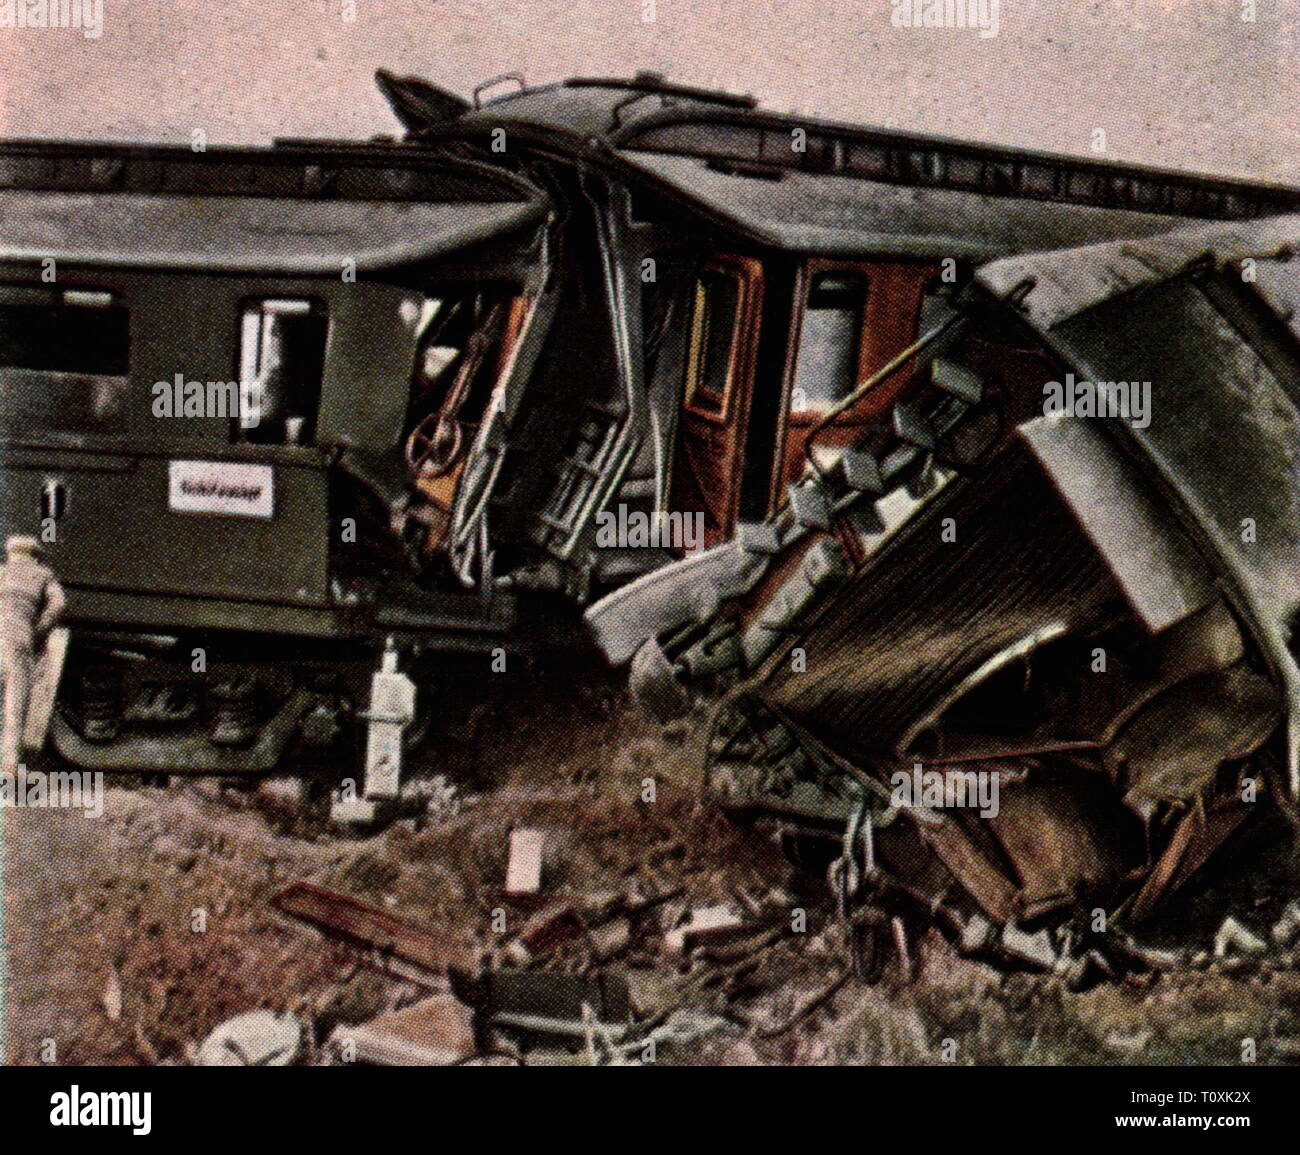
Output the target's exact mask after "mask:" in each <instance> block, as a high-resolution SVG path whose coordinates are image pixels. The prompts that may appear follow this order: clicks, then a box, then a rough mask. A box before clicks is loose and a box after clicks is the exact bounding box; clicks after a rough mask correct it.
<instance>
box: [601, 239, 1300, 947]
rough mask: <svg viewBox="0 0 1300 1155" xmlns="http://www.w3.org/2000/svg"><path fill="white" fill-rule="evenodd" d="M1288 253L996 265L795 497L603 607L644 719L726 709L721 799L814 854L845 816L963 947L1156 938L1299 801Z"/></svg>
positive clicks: (1130, 248) (854, 849)
mask: <svg viewBox="0 0 1300 1155" xmlns="http://www.w3.org/2000/svg"><path fill="white" fill-rule="evenodd" d="M1298 239H1300V218H1296V217H1281V218H1275V219H1269V220H1261V221H1253V222H1242V223H1237V224H1231V225H1218V226H1205V225H1197V226H1188V227H1185V228H1183V229H1180V230H1176V231H1174V232H1172V233H1169V234H1166V235H1164V236H1157V237H1151V238H1147V239H1142V240H1133V241H1127V242H1122V243H1112V244H1098V245H1093V246H1087V247H1083V248H1079V249H1075V250H1069V251H1062V252H1057V253H1045V254H1035V255H1025V256H1019V257H1011V258H1006V259H1002V260H998V261H994V262H992V263H989V264H987V265H985V266H983V267H982V268H981V269H980V270H979V271H978V273H977V276H976V278H975V280H974V282H973V283H972V284H971V285H970V286H969V287H968V288H967V289H966V291H965V292H963V293H962V294H960V295H959V297H958V298H957V299H955V300H954V310H955V313H954V319H952V320H951V321H950V322H949V323H947V324H940V325H936V326H935V327H934V329H932V330H931V332H930V333H929V334H928V337H926V338H923V339H921V340H920V341H918V342H917V343H916V345H915V346H913V347H912V348H910V349H909V350H907V351H906V352H907V357H906V358H900V359H899V361H898V362H897V363H896V364H895V365H894V366H893V367H892V368H891V369H890V370H889V371H888V372H887V373H885V374H882V375H879V376H878V377H877V378H876V379H874V380H871V379H869V380H868V381H867V382H865V383H864V385H863V386H862V388H861V389H860V391H859V392H860V393H861V394H862V397H863V398H865V397H867V396H870V394H871V393H872V392H873V391H874V390H877V389H879V388H881V387H882V386H883V385H884V384H885V379H886V378H887V377H890V376H892V377H898V376H902V377H904V378H905V380H906V384H905V385H903V386H902V387H901V388H900V389H899V391H898V398H897V400H896V401H895V402H894V404H893V406H892V409H891V410H890V411H889V412H888V413H887V414H886V415H884V416H883V417H882V419H881V420H879V421H878V422H876V423H875V424H874V425H873V426H872V427H871V428H870V429H868V430H867V431H866V432H865V435H864V436H862V437H860V438H858V439H857V440H855V441H854V442H853V443H852V444H851V445H849V446H847V447H845V448H843V449H842V450H840V451H839V452H837V453H836V454H834V455H833V456H831V457H829V458H823V459H821V460H819V459H818V457H817V456H816V455H815V454H814V453H812V452H810V454H809V471H808V474H807V475H806V476H805V477H804V478H802V479H800V480H799V481H798V482H796V483H794V484H792V485H791V487H790V489H789V491H788V499H787V501H786V503H785V504H784V506H783V507H782V509H781V510H779V511H778V512H777V514H776V515H774V516H773V517H771V518H769V519H767V520H765V521H764V522H763V523H761V524H758V525H753V526H746V527H743V528H742V531H741V533H740V534H739V536H738V538H737V539H736V540H735V541H734V542H731V543H728V544H726V545H723V546H719V547H718V548H716V549H714V550H711V551H707V552H705V553H703V554H700V555H698V556H696V557H693V558H690V559H686V560H683V561H682V562H680V563H678V564H677V565H676V566H674V567H670V568H669V569H666V570H663V571H661V572H660V573H659V574H656V575H653V576H652V577H649V578H646V579H644V580H642V581H641V582H639V583H635V584H633V585H632V586H629V587H627V588H626V589H624V590H621V591H618V592H616V593H614V594H611V595H610V596H608V597H607V598H606V599H604V600H603V601H602V602H600V603H598V604H597V605H595V606H593V607H592V608H591V609H590V610H589V611H588V619H589V622H590V624H591V626H592V628H593V629H594V630H595V632H596V634H597V636H598V637H599V638H600V639H601V641H602V644H603V646H604V648H605V650H606V653H607V654H608V655H609V656H610V657H611V659H613V660H615V661H622V662H630V664H631V669H632V675H631V677H632V684H633V688H634V690H635V691H636V692H637V694H638V695H639V697H640V698H641V699H642V701H643V702H644V703H645V704H646V705H647V706H648V707H649V708H650V709H651V710H653V711H655V712H656V713H658V714H660V715H661V716H671V715H673V714H678V713H681V712H682V711H683V710H685V709H686V708H687V707H688V706H689V705H690V702H691V696H692V694H693V692H694V691H693V689H692V687H693V686H695V687H700V688H704V689H708V690H710V691H712V692H714V693H720V694H721V701H720V702H719V703H718V704H717V705H716V706H714V707H713V708H712V711H713V713H712V722H711V730H710V734H709V740H708V746H707V755H706V761H707V764H706V766H705V768H704V776H705V779H706V785H707V790H708V792H709V794H710V796H711V797H712V798H713V799H714V800H715V801H716V802H717V803H718V804H719V805H721V806H722V807H724V808H726V809H727V810H729V811H731V812H732V813H734V814H736V815H738V816H740V815H749V816H753V815H762V816H765V817H767V818H768V819H774V820H776V821H777V822H778V823H779V824H780V826H781V828H782V829H783V830H785V831H786V832H787V834H788V835H789V836H790V838H791V842H792V844H793V845H794V846H795V847H804V848H805V850H804V852H805V853H806V852H807V851H806V846H807V839H808V837H809V836H812V835H816V834H817V833H818V832H823V833H825V832H833V833H834V834H835V835H836V837H837V838H838V837H839V836H840V832H842V831H845V830H846V829H847V831H848V835H847V839H846V840H845V841H844V842H843V858H842V859H841V865H839V866H837V870H838V871H839V872H840V874H841V884H843V872H844V870H845V869H846V867H847V866H848V865H849V864H852V865H853V868H852V870H851V871H850V872H849V873H850V876H851V877H852V879H853V880H854V882H855V885H857V884H861V885H862V887H863V889H864V890H866V889H870V888H869V887H867V886H866V881H867V880H872V881H873V882H874V884H875V885H876V886H877V887H879V888H880V889H882V890H885V891H892V892H894V893H895V894H897V895H902V896H904V897H905V898H906V899H908V900H910V901H911V902H913V903H914V904H919V905H920V906H921V907H922V908H924V909H926V910H927V911H929V912H931V913H934V912H938V913H939V915H940V916H941V917H942V919H943V920H946V922H947V923H948V925H949V927H950V929H951V930H952V931H953V932H954V933H955V934H959V935H962V936H964V938H965V939H966V940H967V941H968V942H970V943H972V944H974V943H977V942H981V941H983V939H984V936H985V932H986V931H989V933H991V927H992V926H993V925H995V924H996V925H999V926H1001V927H1003V928H1004V934H1015V935H1020V936H1021V941H1024V936H1023V931H1024V929H1025V928H1030V929H1033V928H1034V927H1035V926H1036V925H1039V924H1042V923H1045V922H1046V923H1053V924H1056V925H1061V924H1065V923H1068V922H1069V921H1070V920H1071V919H1072V918H1073V919H1074V920H1075V922H1076V923H1078V922H1082V923H1083V925H1084V926H1085V927H1086V926H1087V917H1088V916H1087V915H1086V914H1085V916H1084V918H1083V919H1079V918H1078V917H1077V916H1079V915H1080V914H1081V913H1083V912H1093V911H1096V910H1098V909H1100V910H1103V911H1105V912H1107V914H1108V916H1110V918H1111V920H1112V923H1113V924H1114V925H1121V926H1122V925H1130V926H1131V925H1136V924H1137V923H1140V922H1141V921H1142V920H1143V919H1145V918H1147V917H1148V916H1149V915H1151V914H1152V913H1153V911H1155V909H1156V908H1157V906H1158V905H1159V904H1160V903H1161V901H1162V900H1163V899H1164V898H1165V897H1166V896H1168V895H1170V894H1171V893H1172V892H1173V891H1175V890H1176V889H1177V888H1178V887H1179V886H1181V885H1182V884H1183V883H1184V882H1186V881H1187V879H1188V878H1189V877H1190V876H1191V875H1192V874H1193V873H1194V872H1195V871H1196V870H1197V869H1198V868H1200V867H1201V866H1202V865H1203V864H1204V863H1206V861H1207V860H1208V859H1209V858H1210V856H1211V855H1212V854H1213V853H1214V852H1215V851H1216V849H1218V848H1219V847H1220V846H1222V845H1223V844H1224V843H1225V842H1226V841H1228V840H1229V839H1230V838H1231V837H1232V836H1233V835H1234V833H1235V832H1237V831H1238V830H1240V829H1241V828H1243V827H1244V826H1246V825H1247V824H1250V823H1252V822H1255V821H1257V820H1258V821H1263V820H1265V817H1264V816H1265V815H1268V816H1269V817H1270V818H1272V819H1276V816H1277V814H1278V812H1279V811H1280V812H1281V813H1283V814H1286V815H1287V816H1289V817H1292V818H1293V817H1294V815H1295V813H1296V801H1297V796H1298V794H1300V763H1298V761H1297V732H1298V731H1297V720H1296V711H1297V707H1298V706H1300V698H1298V697H1297V689H1298V688H1300V683H1298V682H1297V666H1296V647H1295V640H1294V629H1295V623H1296V613H1297V610H1298V609H1300V571H1298V570H1297V566H1298V565H1300V485H1298V483H1300V458H1298V456H1297V447H1298V446H1300V345H1298V344H1297V342H1298V340H1300V329H1297V326H1296V320H1295V318H1296V316H1297V312H1296V309H1297V304H1300V264H1298V263H1297V262H1296V260H1295V259H1294V258H1293V256H1292V254H1293V253H1294V252H1295V251H1296V242H1297V240H1298ZM1143 391H1145V395H1144V393H1143ZM850 843H852V845H850ZM981 928H982V929H981ZM1006 928H1010V929H1009V930H1007V929H1006ZM1052 949H1053V948H1052V947H1051V946H1050V944H1049V943H1048V941H1047V940H1043V941H1042V942H1041V943H1040V944H1039V951H1038V953H1039V954H1040V956H1042V957H1045V958H1046V957H1050V954H1051V950H1052Z"/></svg>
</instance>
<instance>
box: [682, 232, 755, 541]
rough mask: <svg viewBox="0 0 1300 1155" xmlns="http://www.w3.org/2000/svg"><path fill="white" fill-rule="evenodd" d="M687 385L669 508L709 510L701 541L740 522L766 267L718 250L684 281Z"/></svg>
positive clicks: (722, 536) (723, 536)
mask: <svg viewBox="0 0 1300 1155" xmlns="http://www.w3.org/2000/svg"><path fill="white" fill-rule="evenodd" d="M687 296H688V301H687V304H688V310H687V326H688V328H687V347H686V364H685V388H684V392H683V396H682V412H681V420H680V422H679V425H678V436H677V452H676V455H675V459H674V462H673V479H672V499H671V502H670V504H671V508H672V509H673V510H675V511H680V512H681V513H683V514H686V515H691V514H695V513H697V512H698V513H702V514H703V515H704V544H705V545H706V546H713V545H716V544H718V543H719V542H721V541H725V540H727V539H728V538H729V537H731V535H732V534H733V533H734V531H735V528H736V517H737V513H738V510H739V507H740V485H741V475H742V470H743V466H744V452H745V434H746V431H747V428H748V425H749V412H750V392H751V389H752V386H753V379H754V360H755V354H756V351H757V348H758V337H759V316H760V311H761V308H762V296H763V277H762V266H761V264H760V263H759V262H758V261H757V260H754V259H752V258H750V257H737V256H716V257H713V258H711V259H710V260H709V261H707V262H706V263H705V264H704V265H703V266H702V267H701V268H700V270H699V271H698V272H697V273H696V274H695V277H694V279H693V282H692V283H690V284H688V286H687Z"/></svg>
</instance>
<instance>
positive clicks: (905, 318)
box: [773, 260, 936, 504]
mask: <svg viewBox="0 0 1300 1155" xmlns="http://www.w3.org/2000/svg"><path fill="white" fill-rule="evenodd" d="M935 271H936V270H935V269H934V268H933V267H932V266H929V265H904V264H885V263H880V262H852V263H849V262H838V261H822V260H813V261H809V262H808V263H807V265H805V267H804V269H803V271H802V274H801V278H800V280H801V285H800V288H799V291H798V292H797V293H796V294H795V315H794V318H793V321H792V325H791V340H790V354H789V357H788V358H787V365H786V412H785V435H784V438H783V441H784V450H783V459H782V468H781V470H780V475H779V477H778V480H777V485H776V486H775V487H774V491H773V498H774V501H775V502H776V503H777V504H779V502H780V500H781V495H782V494H783V492H784V489H785V486H786V485H787V484H788V483H789V482H791V481H794V480H796V479H797V478H799V477H800V476H802V474H803V472H804V470H805V469H806V468H807V463H808V461H807V457H806V456H805V453H804V445H805V442H806V441H807V439H808V434H809V433H810V432H811V430H812V428H813V426H814V425H815V424H816V423H817V422H818V421H819V420H820V419H821V418H822V417H823V416H825V414H826V413H827V411H828V410H830V409H831V408H832V407H833V406H834V405H836V404H837V403H839V402H841V401H843V400H844V399H845V398H847V397H849V396H851V395H852V393H853V391H854V389H856V388H857V387H858V385H860V384H861V383H862V382H863V381H865V380H866V379H867V378H868V377H869V376H870V375H871V374H872V373H874V372H876V371H877V370H878V369H880V368H881V367H882V366H884V365H886V364H888V363H889V361H890V360H892V359H893V358H894V357H896V356H897V355H898V354H899V353H900V352H901V351H902V350H903V349H905V348H906V347H907V346H908V345H909V344H910V343H911V342H912V341H914V340H915V339H916V333H917V323H918V319H919V316H920V310H921V301H922V298H923V296H924V294H925V287H926V285H927V284H928V283H929V281H930V280H931V279H932V278H933V276H934V274H935ZM907 377H908V371H907V369H906V367H904V368H902V369H900V370H899V371H898V372H897V373H895V374H893V375H892V376H891V377H890V378H889V379H888V380H886V381H883V382H881V384H880V388H879V390H878V395H875V394H873V395H871V396H868V397H864V398H863V399H862V401H861V402H859V403H858V404H855V405H854V406H853V407H852V408H851V409H849V410H848V411H846V412H845V413H844V415H843V416H842V417H840V418H839V419H838V420H837V421H836V423H835V424H834V425H832V426H831V427H830V428H828V429H826V430H824V431H823V432H822V433H821V434H820V435H819V436H818V438H817V448H816V451H817V452H818V453H820V454H825V455H827V458H828V460H826V461H823V462H821V464H822V465H823V467H825V465H828V464H829V457H831V456H834V455H835V454H836V453H837V451H838V450H839V449H840V448H842V447H844V446H846V445H852V444H853V443H854V442H856V441H858V440H859V439H860V438H861V437H862V435H863V433H864V432H865V431H866V428H867V427H868V426H869V425H871V424H872V423H873V422H875V421H877V420H879V418H880V415H881V414H882V413H884V412H886V411H888V408H889V406H890V405H892V404H893V401H894V400H895V398H896V396H897V393H898V391H899V390H900V389H901V388H902V387H903V385H904V384H905V383H906V381H907Z"/></svg>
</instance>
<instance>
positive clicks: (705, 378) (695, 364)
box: [686, 269, 742, 417]
mask: <svg viewBox="0 0 1300 1155" xmlns="http://www.w3.org/2000/svg"><path fill="white" fill-rule="evenodd" d="M741 291H742V290H741V283H740V278H739V277H738V276H736V274H734V273H730V272H725V271H723V270H721V269H706V270H705V271H704V272H702V273H701V274H700V275H699V276H698V277H696V279H695V290H694V293H693V296H692V301H691V327H690V334H691V343H690V353H689V357H688V359H687V363H686V407H687V408H688V409H693V410H695V411H696V412H697V413H701V414H704V415H705V416H708V417H723V416H724V415H725V414H726V410H727V386H728V384H729V382H730V379H731V362H732V350H733V349H734V348H735V344H736V326H737V323H738V321H739V318H740V302H741Z"/></svg>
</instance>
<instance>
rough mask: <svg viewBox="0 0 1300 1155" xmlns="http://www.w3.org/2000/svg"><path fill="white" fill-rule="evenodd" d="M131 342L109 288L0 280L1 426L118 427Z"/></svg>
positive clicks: (69, 430)
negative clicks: (0, 282)
mask: <svg viewBox="0 0 1300 1155" xmlns="http://www.w3.org/2000/svg"><path fill="white" fill-rule="evenodd" d="M129 348H130V336H129V319H128V316H127V310H126V309H125V308H124V307H123V306H122V305H121V304H120V303H118V302H117V299H116V298H115V297H114V296H113V294H112V293H107V292H99V291H90V290H78V289H67V290H63V291H58V290H48V289H38V288H28V287H26V286H21V287H20V286H10V285H0V426H3V427H4V428H6V429H11V430H13V431H14V432H24V431H36V430H44V431H52V432H59V433H112V432H116V431H117V430H119V429H120V428H121V426H122V423H123V421H124V419H125V412H126V410H125V405H124V402H125V398H126V388H127V376H126V374H127V362H128V354H129Z"/></svg>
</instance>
